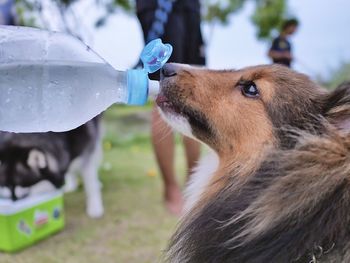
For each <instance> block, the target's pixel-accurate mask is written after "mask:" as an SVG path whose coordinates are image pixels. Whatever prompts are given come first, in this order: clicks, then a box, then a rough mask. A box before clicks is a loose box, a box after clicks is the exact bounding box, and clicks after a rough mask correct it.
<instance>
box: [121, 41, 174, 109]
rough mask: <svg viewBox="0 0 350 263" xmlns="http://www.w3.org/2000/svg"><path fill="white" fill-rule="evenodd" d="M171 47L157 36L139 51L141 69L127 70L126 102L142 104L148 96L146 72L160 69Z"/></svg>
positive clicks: (166, 59) (171, 49)
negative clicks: (141, 63)
mask: <svg viewBox="0 0 350 263" xmlns="http://www.w3.org/2000/svg"><path fill="white" fill-rule="evenodd" d="M172 51H173V47H172V46H171V45H170V44H163V43H162V41H161V40H160V39H159V38H158V39H155V40H152V41H151V42H149V43H148V44H147V45H146V46H145V48H144V49H143V50H142V53H141V60H142V62H143V65H144V68H143V69H130V70H128V71H127V83H128V104H129V105H144V104H145V103H146V102H147V97H148V73H153V72H156V71H157V70H158V69H161V68H162V67H163V66H164V64H165V63H166V62H167V61H168V59H169V58H170V55H171V52H172Z"/></svg>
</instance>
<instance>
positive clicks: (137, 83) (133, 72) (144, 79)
mask: <svg viewBox="0 0 350 263" xmlns="http://www.w3.org/2000/svg"><path fill="white" fill-rule="evenodd" d="M127 83H128V104H129V105H144V104H145V103H146V102H147V97H148V76H147V73H145V71H143V70H140V69H130V70H128V71H127Z"/></svg>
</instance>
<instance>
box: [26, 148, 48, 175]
mask: <svg viewBox="0 0 350 263" xmlns="http://www.w3.org/2000/svg"><path fill="white" fill-rule="evenodd" d="M27 165H28V166H29V167H30V168H31V169H33V170H39V169H44V168H46V167H47V160H46V156H45V153H43V152H42V151H40V150H38V149H31V150H30V151H29V152H28V158H27Z"/></svg>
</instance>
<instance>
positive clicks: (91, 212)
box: [86, 200, 104, 218]
mask: <svg viewBox="0 0 350 263" xmlns="http://www.w3.org/2000/svg"><path fill="white" fill-rule="evenodd" d="M86 213H87V214H88V216H89V217H91V218H100V217H102V216H103V213H104V209H103V205H102V203H101V202H99V201H96V200H94V201H91V202H89V203H88V205H87V208H86Z"/></svg>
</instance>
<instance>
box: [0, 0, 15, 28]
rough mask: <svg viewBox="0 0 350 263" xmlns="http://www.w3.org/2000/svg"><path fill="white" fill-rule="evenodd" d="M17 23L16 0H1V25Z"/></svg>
mask: <svg viewBox="0 0 350 263" xmlns="http://www.w3.org/2000/svg"><path fill="white" fill-rule="evenodd" d="M14 24H15V5H14V0H0V25H14Z"/></svg>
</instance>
